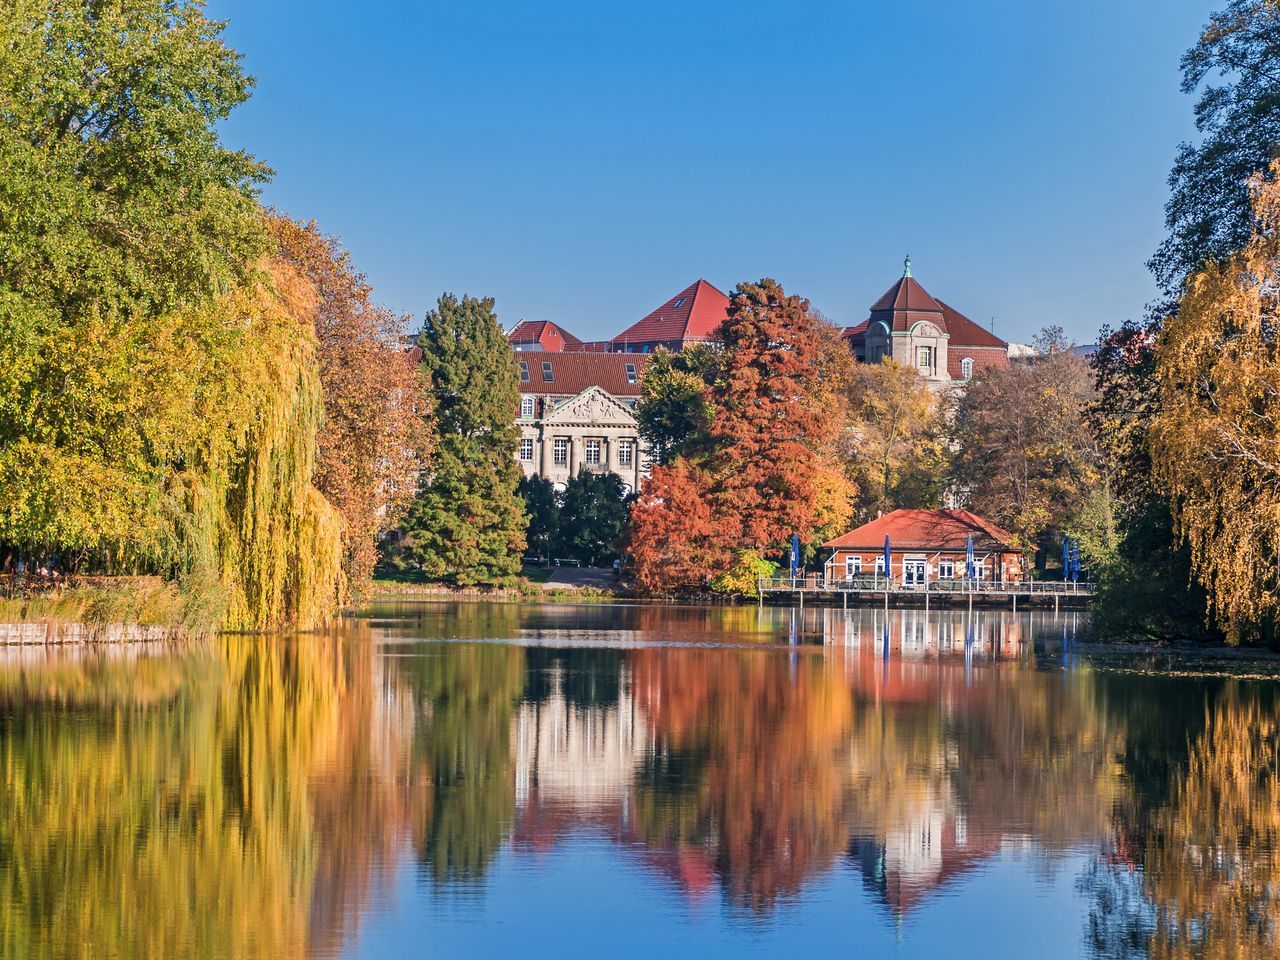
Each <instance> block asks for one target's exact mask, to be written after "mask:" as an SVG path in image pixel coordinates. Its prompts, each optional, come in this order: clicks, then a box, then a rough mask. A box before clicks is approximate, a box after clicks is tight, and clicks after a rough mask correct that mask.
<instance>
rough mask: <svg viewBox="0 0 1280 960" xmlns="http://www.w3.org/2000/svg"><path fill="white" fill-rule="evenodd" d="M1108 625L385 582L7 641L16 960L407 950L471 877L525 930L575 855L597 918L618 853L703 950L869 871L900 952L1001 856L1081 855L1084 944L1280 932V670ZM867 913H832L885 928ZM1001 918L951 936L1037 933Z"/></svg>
mask: <svg viewBox="0 0 1280 960" xmlns="http://www.w3.org/2000/svg"><path fill="white" fill-rule="evenodd" d="M1083 627H1084V623H1083V621H1082V620H1081V618H1080V616H1079V615H1078V614H1064V615H1062V616H1054V615H1052V614H1044V613H1036V614H1013V613H1012V612H1007V611H988V612H974V613H969V612H968V611H941V612H939V611H933V612H929V613H925V612H924V611H890V612H887V613H886V611H884V610H862V611H857V610H851V611H844V610H830V609H808V610H805V611H799V610H787V609H769V608H765V609H764V610H759V609H756V608H736V609H720V610H702V609H694V608H661V607H643V606H635V607H575V606H569V605H546V606H538V607H521V606H516V605H480V604H472V605H457V606H449V605H421V606H413V605H391V606H386V607H381V608H379V609H377V610H375V611H373V613H372V615H371V616H370V617H368V618H366V619H362V620H357V621H352V622H350V623H347V624H345V625H344V626H343V627H342V629H340V630H335V631H333V632H332V633H330V634H327V635H317V636H310V637H303V638H298V639H296V640H293V641H289V642H279V641H274V642H273V641H266V640H258V639H252V638H225V639H223V640H221V641H219V642H218V643H216V644H211V645H209V646H207V647H201V648H199V649H184V650H174V649H168V648H163V647H159V648H145V647H131V648H125V649H116V650H88V651H83V650H38V651H37V650H20V651H13V652H9V653H6V654H4V655H3V656H0V769H2V770H3V771H4V785H5V798H6V802H5V803H4V804H3V807H2V808H0V955H3V956H6V957H8V956H15V957H20V956H32V957H35V956H40V957H87V956H110V957H150V956H159V955H182V956H210V957H212V956H232V957H287V956H297V957H311V956H338V955H343V954H347V953H352V954H354V953H356V952H360V951H363V950H366V949H373V948H372V947H368V946H367V942H368V941H369V938H370V937H372V936H375V933H376V936H377V937H378V938H379V939H378V940H377V943H378V944H379V948H378V949H379V950H380V951H381V952H384V953H385V952H386V951H387V950H388V949H390V950H391V951H392V952H395V953H401V952H402V953H413V952H415V950H416V949H417V945H418V943H419V941H418V939H417V937H419V936H420V935H421V930H420V929H418V928H415V927H414V926H413V923H412V921H411V919H410V918H412V916H413V915H414V914H415V913H416V911H413V910H410V911H408V913H407V914H400V913H395V911H394V910H393V906H392V905H394V904H396V903H403V902H405V901H408V902H410V903H411V902H413V900H414V899H415V897H418V896H422V895H426V896H428V897H429V898H432V899H435V900H437V901H438V903H443V904H444V906H441V907H438V908H437V909H438V910H439V911H443V913H439V912H437V914H436V915H435V917H436V924H435V927H434V929H435V932H436V935H437V936H439V937H441V938H444V937H445V935H446V934H447V932H448V930H449V929H450V925H451V924H452V923H455V922H457V923H463V924H464V926H465V923H464V919H465V918H462V916H461V915H460V914H457V911H456V909H455V908H454V907H450V906H449V904H451V903H456V902H457V895H458V894H461V895H463V896H464V897H465V898H467V899H468V900H470V901H471V902H473V903H475V904H479V905H480V906H479V907H477V908H476V909H480V910H481V911H483V915H484V916H485V917H486V918H487V919H490V920H493V921H494V923H495V924H497V926H491V925H489V924H486V925H485V926H484V927H483V928H482V930H483V933H484V935H493V936H497V933H496V932H495V931H496V930H497V929H498V928H499V927H500V926H501V922H505V917H506V916H507V915H508V914H510V913H511V912H512V911H515V910H518V902H517V901H516V900H511V899H509V898H510V897H511V896H512V894H511V893H510V887H509V886H508V885H506V884H505V881H503V879H502V878H504V877H506V876H507V874H508V873H510V871H512V870H517V869H518V870H520V871H524V872H523V873H521V876H522V877H524V878H526V879H528V878H530V877H532V878H533V879H534V881H535V882H536V881H537V878H539V877H543V876H546V875H547V874H546V873H545V871H547V870H550V869H551V867H552V866H553V865H557V864H568V865H569V872H570V875H571V876H573V875H575V874H574V873H573V867H574V866H575V865H578V864H579V862H580V861H581V869H580V873H581V881H580V883H581V887H580V889H577V890H576V891H575V900H574V901H573V902H572V903H565V904H564V905H563V910H564V911H565V916H572V915H573V911H575V910H577V911H581V910H590V909H592V904H593V902H594V898H595V897H597V896H603V893H602V891H600V890H598V889H597V886H598V884H599V878H596V879H595V880H592V879H591V878H590V875H589V870H588V866H587V859H588V855H587V851H592V850H610V851H612V852H613V853H612V857H613V861H612V866H611V867H610V872H611V873H612V874H615V875H622V874H634V875H636V876H637V877H640V878H644V879H643V882H644V883H645V884H647V885H648V886H647V887H645V889H648V890H650V891H652V892H651V893H650V894H646V895H645V896H644V897H642V898H640V899H639V900H635V901H631V902H629V904H628V910H630V911H633V912H634V913H635V914H636V916H637V918H639V919H638V921H637V922H640V921H643V922H645V923H646V924H647V926H648V927H649V928H651V929H652V928H657V929H659V930H666V931H668V932H669V939H670V942H671V943H672V944H679V943H680V942H683V941H682V939H681V938H682V936H683V935H685V934H689V933H691V932H693V931H696V929H698V928H697V926H696V923H695V921H694V920H691V919H689V918H691V917H702V918H704V919H703V920H700V921H697V922H700V923H705V922H706V920H705V917H706V916H707V914H706V913H705V911H707V910H708V909H718V908H721V907H722V908H723V913H720V912H716V913H714V914H712V916H713V917H715V918H717V919H716V920H715V923H716V924H718V925H723V928H722V930H721V933H720V934H718V936H719V937H720V938H721V939H722V940H723V938H724V937H727V936H729V935H730V931H732V930H733V929H734V928H735V925H738V924H740V923H742V922H743V921H748V922H750V923H755V921H756V919H764V920H768V919H771V918H772V919H778V918H786V917H788V916H792V915H794V916H800V915H801V914H802V913H804V912H805V911H808V910H810V909H812V907H813V904H815V903H820V902H822V901H823V900H824V898H830V897H834V896H839V897H845V898H850V897H854V898H861V900H862V902H863V903H865V904H867V905H868V906H869V907H870V908H871V910H872V911H873V915H874V913H876V912H878V913H879V915H880V916H881V918H882V921H881V923H880V926H882V927H885V928H886V929H893V930H897V929H898V928H900V927H901V926H902V924H904V923H909V924H911V926H908V927H907V928H906V932H905V933H902V934H898V935H897V936H900V937H902V938H903V939H902V940H900V941H898V946H897V947H895V946H893V944H892V943H886V944H885V952H886V953H893V952H894V950H899V949H900V948H902V946H903V945H908V946H909V945H910V944H911V943H912V938H913V936H914V937H917V938H918V939H919V941H920V942H921V943H922V944H923V943H924V942H925V941H926V940H927V938H928V936H929V935H930V934H929V931H930V926H929V925H930V924H943V925H944V926H945V923H947V922H948V921H946V920H944V919H940V918H942V917H944V916H945V915H944V914H938V913H937V912H936V911H934V912H931V904H938V903H941V902H943V901H944V900H945V899H947V897H961V898H964V897H966V896H968V892H969V891H970V890H971V889H975V886H974V885H975V883H976V881H977V879H978V878H981V877H984V876H987V875H988V874H989V873H990V871H991V870H992V869H994V868H995V867H996V866H999V865H1003V867H1004V868H1007V869H1004V870H1003V872H1001V873H1000V874H999V875H1000V876H1001V877H1003V878H1004V879H1003V880H1002V881H1001V882H1002V883H1004V884H1006V885H1007V886H1008V889H1007V890H1006V891H1005V892H1006V893H1007V894H1008V895H1013V894H1015V893H1017V892H1018V891H1017V889H1016V888H1017V887H1018V886H1020V885H1026V886H1033V885H1036V884H1039V885H1041V886H1043V883H1044V877H1046V876H1050V875H1054V874H1055V871H1058V872H1061V871H1066V872H1068V873H1069V874H1070V883H1069V884H1068V890H1069V896H1070V898H1071V901H1072V902H1073V903H1074V906H1072V905H1071V904H1068V905H1067V907H1068V909H1070V910H1073V911H1075V912H1074V913H1073V917H1074V916H1076V915H1078V918H1077V919H1074V920H1073V921H1072V922H1073V923H1074V924H1077V925H1078V927H1079V938H1078V942H1077V943H1076V944H1073V945H1070V947H1069V949H1068V951H1067V953H1066V954H1065V955H1092V956H1098V957H1108V958H1120V957H1216V956H1222V957H1230V956H1241V957H1244V956H1250V957H1252V956H1265V955H1269V954H1270V953H1273V952H1274V951H1275V950H1276V939H1277V929H1276V924H1277V921H1278V920H1280V917H1277V908H1276V891H1277V889H1278V888H1277V882H1280V874H1278V873H1277V870H1276V860H1275V851H1276V847H1277V840H1278V839H1280V836H1278V834H1280V781H1278V779H1277V778H1278V776H1280V773H1278V771H1277V763H1278V759H1280V758H1278V751H1280V748H1278V746H1277V744H1278V743H1280V722H1278V720H1280V715H1278V712H1277V711H1278V706H1280V704H1278V703H1277V698H1276V689H1275V687H1274V686H1273V685H1270V684H1262V683H1248V682H1237V681H1208V680H1190V679H1173V678H1159V677H1138V676H1132V675H1127V674H1116V673H1107V672H1103V671H1099V670H1095V669H1091V668H1089V667H1088V666H1087V665H1086V664H1076V663H1073V662H1071V661H1068V666H1069V667H1070V668H1069V669H1063V668H1062V655H1063V654H1064V653H1068V654H1069V652H1070V650H1071V648H1072V644H1073V642H1076V641H1077V640H1078V636H1079V634H1080V631H1081V630H1082V629H1083ZM498 641H503V642H498ZM509 641H514V642H509ZM584 845H585V846H584ZM548 858H551V859H548ZM406 868H408V869H407V870H406ZM593 884H594V885H596V886H593ZM853 891H861V892H860V893H854V892H853ZM527 892H528V891H527V889H526V890H525V891H524V893H523V894H521V896H524V895H527ZM443 894H448V896H446V897H444V898H443V899H441V895H443ZM672 894H674V895H675V896H676V897H677V902H679V903H683V904H685V905H686V906H685V909H686V910H688V911H689V913H688V914H687V915H686V916H683V917H682V916H681V915H680V914H672V913H670V911H669V910H668V909H667V908H664V907H663V906H662V904H664V903H667V902H669V898H670V897H671V895H672ZM1037 902H1039V903H1040V906H1039V908H1038V909H1040V910H1042V911H1044V913H1043V915H1042V916H1039V917H1032V918H1029V922H1032V923H1037V924H1038V923H1048V922H1049V921H1051V920H1055V919H1060V918H1059V917H1058V916H1057V914H1058V913H1060V912H1061V911H1062V910H1063V909H1064V906H1063V904H1062V903H1058V902H1055V901H1051V900H1045V901H1043V902H1040V901H1037ZM664 910H665V911H666V912H664ZM371 915H377V916H379V917H381V918H382V919H381V921H380V925H379V927H378V929H377V931H375V932H371V929H370V927H369V917H370V916H371ZM388 918H391V919H388ZM396 918H399V919H396ZM930 918H932V919H930ZM1014 919H1015V918H1009V922H1010V924H1012V923H1013V922H1014ZM561 920H562V921H563V918H561ZM1024 920H1026V918H1024ZM548 922H550V921H548ZM867 922H870V923H874V921H871V920H870V919H868V920H867V921H864V924H863V928H862V929H859V928H858V925H857V924H856V923H855V924H852V925H849V924H847V921H845V920H843V919H842V920H841V921H840V923H839V924H837V925H831V926H830V927H829V929H827V930H826V931H825V933H826V935H827V936H829V937H833V938H838V939H839V938H842V942H845V943H848V944H858V945H859V946H860V948H861V950H862V953H863V954H864V955H866V954H871V955H874V947H875V942H873V941H869V940H867V939H866V937H867V935H868V933H869V929H868V928H867V927H866V923H867ZM686 923H688V924H694V926H690V927H688V928H685V927H683V926H682V925H683V924H686ZM846 927H847V928H846ZM466 929H467V930H468V931H469V932H468V933H467V934H466V937H467V942H468V943H471V944H472V945H477V944H478V943H481V941H477V940H476V938H477V937H481V928H476V927H474V926H471V927H467V928H466ZM716 929H721V927H719V926H717V927H716ZM753 929H754V927H753ZM797 929H798V928H797V927H796V926H794V925H783V926H779V927H770V928H769V930H770V931H771V932H770V933H769V936H771V937H774V938H775V939H774V940H773V941H770V943H771V945H772V946H773V947H775V948H776V949H778V950H779V951H781V950H784V949H787V948H788V947H789V946H794V944H791V943H790V942H789V941H788V940H787V938H788V937H794V936H797V935H798V934H796V932H795V931H796V930H797ZM913 930H915V931H917V932H916V933H915V934H913V933H912V932H911V931H913ZM991 933H992V936H991V937H989V938H987V939H986V940H985V942H984V943H983V944H982V945H977V944H974V945H972V946H971V947H970V946H966V945H964V943H963V942H960V941H957V944H953V948H954V949H953V950H952V953H951V955H957V956H966V955H969V953H970V952H971V953H972V954H973V955H975V956H976V955H979V950H980V951H981V955H982V956H999V955H1017V954H1016V952H1015V953H1009V954H1001V952H1000V950H1001V947H1002V943H1003V941H1001V939H1000V937H999V936H998V935H997V934H998V933H999V931H991ZM940 934H941V935H942V936H943V937H944V938H945V936H946V930H945V929H943V930H941V931H940ZM760 935H761V936H763V934H760ZM1010 942H1012V941H1010ZM441 943H442V944H447V939H442V940H441ZM547 947H548V949H549V948H550V944H548V945H547ZM441 949H442V950H443V951H444V952H448V950H447V948H446V947H445V946H442V947H441ZM477 949H479V946H477ZM671 949H673V950H675V951H676V952H677V953H680V952H681V951H682V948H681V947H679V946H678V945H677V946H672V948H671ZM687 949H688V950H689V951H690V952H693V949H694V948H693V947H692V946H690V947H688V948H687ZM922 949H923V947H922ZM1010 949H1011V950H1012V949H1013V948H1012V947H1010ZM966 951H968V952H966ZM480 952H484V951H483V949H481V950H480ZM535 952H536V948H535Z"/></svg>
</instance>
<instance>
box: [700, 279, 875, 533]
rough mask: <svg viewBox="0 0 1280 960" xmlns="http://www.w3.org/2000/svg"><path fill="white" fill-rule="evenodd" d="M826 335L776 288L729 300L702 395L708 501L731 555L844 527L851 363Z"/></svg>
mask: <svg viewBox="0 0 1280 960" xmlns="http://www.w3.org/2000/svg"><path fill="white" fill-rule="evenodd" d="M829 326H830V325H829V324H827V323H826V322H825V321H824V320H822V319H821V318H819V317H817V316H815V315H814V314H813V313H812V312H811V311H810V309H809V301H808V300H806V299H805V298H804V297H799V296H788V295H787V293H786V291H784V290H783V289H782V286H781V285H780V284H779V283H778V282H777V281H776V280H770V279H767V278H766V279H764V280H761V281H760V282H759V283H743V284H739V285H738V287H737V289H735V290H734V292H733V296H732V297H731V299H730V302H729V310H728V315H727V317H726V318H725V322H724V324H723V325H722V326H721V327H720V337H721V340H722V342H723V344H724V367H723V373H722V375H721V376H720V378H719V379H718V380H717V381H716V383H715V384H714V385H713V386H712V387H711V389H710V396H711V401H712V403H713V404H714V409H715V411H716V413H715V419H714V420H713V421H712V424H711V429H710V433H711V439H712V441H713V450H714V452H713V453H712V454H711V456H710V467H711V472H712V475H713V478H714V482H713V486H712V488H711V490H710V493H709V497H710V501H711V504H712V507H713V509H714V510H715V512H716V514H717V515H718V516H720V517H722V518H723V519H724V520H725V521H726V522H731V523H733V524H734V525H735V526H736V528H737V529H736V536H734V541H735V544H734V545H735V546H736V547H738V548H743V549H751V550H756V551H758V552H761V553H767V552H769V551H771V550H774V549H776V548H778V547H780V546H781V545H782V544H784V543H785V542H786V541H788V540H789V539H790V538H791V535H792V534H793V533H798V534H799V535H800V538H801V540H803V541H805V542H807V543H812V542H814V541H818V540H820V538H822V537H825V536H826V535H828V534H831V533H834V532H835V530H836V529H837V528H838V527H839V526H840V525H841V524H843V523H844V522H845V521H847V520H848V518H849V515H850V508H851V497H852V492H853V491H852V487H851V484H850V483H849V481H848V479H847V477H846V475H845V471H844V468H843V465H842V464H841V462H840V458H839V455H838V449H837V445H838V441H839V438H840V436H841V431H842V427H843V423H844V409H843V405H842V397H841V395H842V394H843V390H842V389H841V388H842V386H843V383H844V381H845V378H846V376H847V368H848V366H849V365H850V364H851V363H852V356H851V355H850V353H849V351H848V349H847V348H846V347H845V346H844V344H843V343H841V342H840V339H839V337H837V336H833V335H832V330H830V329H828V327H829Z"/></svg>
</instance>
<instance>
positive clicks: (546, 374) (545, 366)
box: [542, 360, 556, 383]
mask: <svg viewBox="0 0 1280 960" xmlns="http://www.w3.org/2000/svg"><path fill="white" fill-rule="evenodd" d="M542 379H543V381H544V382H545V383H554V382H555V379H556V378H555V375H554V374H552V372H551V361H550V360H543V361H542Z"/></svg>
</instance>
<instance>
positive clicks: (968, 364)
mask: <svg viewBox="0 0 1280 960" xmlns="http://www.w3.org/2000/svg"><path fill="white" fill-rule="evenodd" d="M960 376H961V378H962V379H965V380H972V379H973V361H972V360H970V359H969V358H968V357H965V358H964V359H963V360H961V361H960Z"/></svg>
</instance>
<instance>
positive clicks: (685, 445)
mask: <svg viewBox="0 0 1280 960" xmlns="http://www.w3.org/2000/svg"><path fill="white" fill-rule="evenodd" d="M721 362H722V357H721V354H720V351H718V350H717V349H716V348H714V347H712V346H709V345H708V344H703V343H697V344H692V345H690V346H688V347H685V348H684V349H683V350H681V351H680V352H679V353H672V352H671V351H670V350H666V349H664V348H660V349H658V350H657V351H656V352H655V353H654V354H652V355H651V356H650V357H649V360H648V362H647V363H646V364H645V367H644V373H643V374H642V375H641V377H640V405H639V407H638V408H637V409H636V419H637V421H639V424H640V436H641V437H643V438H644V442H645V444H646V446H647V448H648V450H649V456H650V458H651V459H652V460H653V462H654V463H668V462H670V461H671V460H672V459H673V458H674V457H677V456H680V455H681V454H688V453H692V452H693V448H694V447H695V446H696V444H697V443H698V442H699V441H700V440H702V439H705V438H706V436H707V432H708V428H709V427H710V424H711V417H712V406H711V401H710V399H709V397H708V391H709V390H710V388H711V385H712V384H713V383H715V380H716V377H717V375H718V374H719V371H720V366H721Z"/></svg>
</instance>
